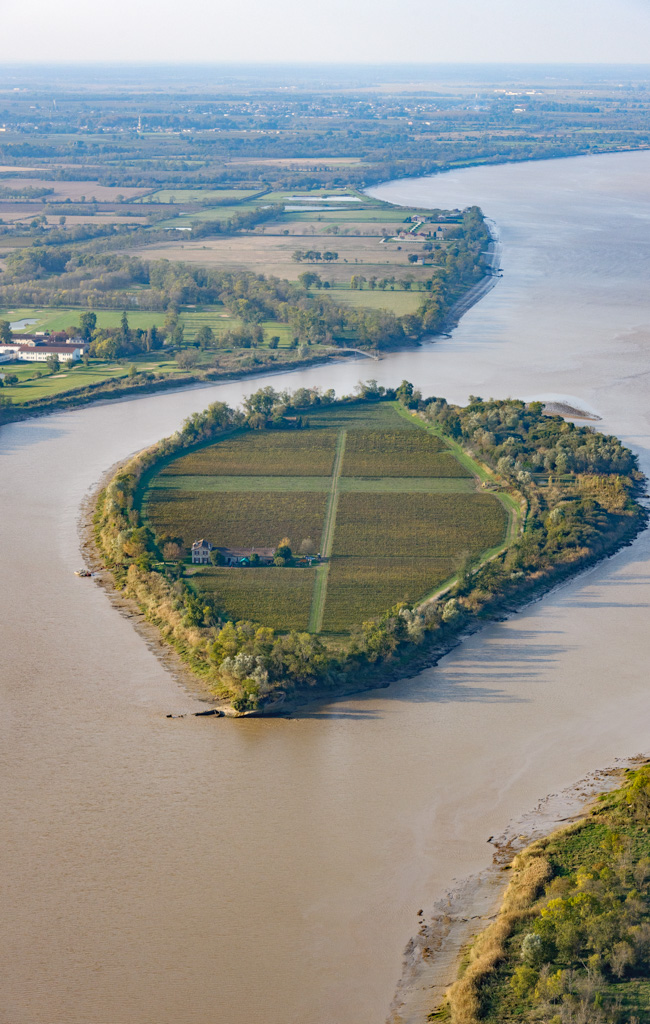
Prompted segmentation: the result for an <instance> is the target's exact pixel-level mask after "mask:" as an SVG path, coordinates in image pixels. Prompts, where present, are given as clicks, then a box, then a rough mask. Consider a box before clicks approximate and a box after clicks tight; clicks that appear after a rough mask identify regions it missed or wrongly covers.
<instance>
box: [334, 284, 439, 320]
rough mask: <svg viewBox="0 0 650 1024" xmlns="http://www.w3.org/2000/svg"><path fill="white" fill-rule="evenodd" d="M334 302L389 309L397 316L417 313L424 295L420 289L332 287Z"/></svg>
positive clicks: (358, 306)
mask: <svg viewBox="0 0 650 1024" xmlns="http://www.w3.org/2000/svg"><path fill="white" fill-rule="evenodd" d="M328 294H329V295H330V296H331V297H332V299H333V300H334V302H337V303H340V304H341V305H344V306H354V308H355V309H387V310H389V311H390V312H391V313H394V314H395V316H405V315H406V314H408V313H416V312H417V311H418V309H419V308H420V306H421V305H422V301H423V299H424V295H423V293H422V292H421V291H420V290H416V291H408V292H405V291H401V290H398V289H396V290H395V291H391V290H390V288H386V290H385V291H383V290H381V289H379V288H376V289H375V290H374V291H371V290H370V289H369V288H364V289H363V291H361V290H359V291H355V290H354V289H352V288H332V289H330V291H329V292H328Z"/></svg>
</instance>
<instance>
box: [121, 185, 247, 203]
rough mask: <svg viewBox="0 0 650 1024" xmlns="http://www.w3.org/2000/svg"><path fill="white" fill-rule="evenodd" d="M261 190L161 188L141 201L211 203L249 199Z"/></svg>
mask: <svg viewBox="0 0 650 1024" xmlns="http://www.w3.org/2000/svg"><path fill="white" fill-rule="evenodd" d="M258 192H260V189H259V188H161V189H160V190H159V191H158V192H154V193H153V194H152V195H150V196H144V197H143V198H142V199H140V200H136V202H140V203H145V204H146V203H209V202H215V201H216V202H219V201H220V200H224V199H249V198H250V197H251V196H256V195H257V194H258Z"/></svg>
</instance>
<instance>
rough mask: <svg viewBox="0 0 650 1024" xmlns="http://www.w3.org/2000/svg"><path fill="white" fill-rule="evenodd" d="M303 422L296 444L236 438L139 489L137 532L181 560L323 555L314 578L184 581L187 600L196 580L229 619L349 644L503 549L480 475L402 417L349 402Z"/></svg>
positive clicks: (501, 516)
mask: <svg viewBox="0 0 650 1024" xmlns="http://www.w3.org/2000/svg"><path fill="white" fill-rule="evenodd" d="M304 416H305V419H306V420H308V422H309V424H310V426H309V427H307V428H303V429H302V430H286V431H284V430H268V431H238V432H237V433H235V434H233V435H231V436H229V437H227V438H224V440H222V441H220V442H219V443H217V444H211V445H204V446H202V447H199V448H197V449H195V450H193V451H190V452H189V453H188V454H187V455H183V456H181V457H179V458H176V459H173V460H172V461H171V462H168V463H166V464H165V465H164V466H163V468H162V469H160V470H159V471H158V473H157V475H155V476H154V477H153V479H152V480H150V482H149V484H148V485H147V490H146V493H145V496H144V511H145V516H146V518H147V519H148V522H149V523H150V525H151V526H152V528H153V529H154V531H155V532H156V533H157V534H158V535H159V536H163V535H168V536H172V537H182V539H183V543H184V545H185V547H186V548H189V546H190V545H191V544H192V542H193V541H194V540H197V539H198V538H199V537H206V538H207V539H208V540H211V541H212V543H213V544H216V545H219V546H224V547H240V548H251V547H272V546H276V545H277V544H278V542H279V540H280V539H281V538H282V537H284V536H287V537H288V538H289V539H290V541H291V544H292V546H293V550H294V551H296V552H297V551H298V550H299V548H300V545H301V542H302V541H303V540H306V539H310V540H312V541H313V543H314V545H315V548H316V549H318V550H321V551H322V552H323V554H324V556H325V561H324V562H323V563H322V564H321V566H320V567H319V568H318V569H317V570H307V569H302V568H296V569H288V568H284V569H269V568H258V569H250V568H247V569H219V570H217V569H213V568H211V567H210V568H200V569H193V570H192V573H193V575H192V582H193V586H195V587H196V588H197V589H199V590H200V589H201V588H202V587H203V586H204V583H203V580H204V579H205V589H206V591H209V592H210V594H211V595H213V596H215V597H216V598H217V599H218V603H219V604H220V606H221V607H223V608H224V609H225V610H226V611H227V613H228V614H229V615H231V616H233V617H234V618H235V619H239V618H246V619H251V620H253V621H256V622H262V623H264V624H268V625H272V626H274V628H276V629H279V630H283V629H284V630H288V629H292V628H300V629H306V628H307V624H309V627H310V628H311V629H312V630H315V631H319V630H320V629H322V630H323V632H324V633H326V634H337V633H345V632H349V630H350V629H351V628H353V627H354V626H355V625H356V624H359V623H361V622H362V621H364V620H365V619H367V618H370V617H373V616H376V615H380V614H382V613H383V612H385V611H386V610H387V609H388V608H390V607H391V606H392V605H394V604H395V603H396V602H398V601H402V600H405V601H408V602H417V601H418V600H422V599H423V598H425V597H426V596H427V595H429V594H430V593H432V592H433V591H434V590H435V589H437V588H439V587H440V586H441V585H443V584H444V582H445V581H446V580H448V579H449V578H450V577H451V576H453V574H454V571H455V569H456V567H457V565H458V563H459V561H460V560H461V559H462V558H464V557H466V556H467V555H470V556H472V557H480V556H481V555H483V554H484V553H485V552H487V551H491V550H494V549H498V548H499V546H501V545H502V544H503V543H505V539H506V534H507V528H508V512H507V510H506V508H505V506H504V504H503V503H502V501H501V500H500V498H499V497H498V496H497V495H495V494H490V493H485V492H480V493H479V492H477V491H476V480H477V476H478V475H479V467H476V468H475V471H474V475H472V468H473V467H474V464H473V463H472V461H471V460H470V459H469V458H468V457H466V456H465V457H463V461H462V463H461V460H460V458H459V457H458V455H457V451H456V450H455V449H454V448H452V446H451V445H449V444H448V443H447V441H446V440H445V439H444V438H442V437H440V436H438V435H436V434H434V433H432V432H431V431H429V430H427V429H424V427H423V426H422V425H421V421H417V422H416V421H414V419H413V418H412V417H411V416H410V415H409V414H408V413H406V414H405V413H404V412H403V410H401V407H400V411H398V408H397V407H396V406H394V405H393V403H386V402H382V403H377V404H375V405H370V404H368V403H361V402H351V403H349V404H341V405H334V406H320V407H319V406H316V407H312V408H310V409H309V410H308V411H305V413H304ZM335 452H337V453H338V454H337V455H336V457H335ZM314 572H315V575H314ZM308 579H309V580H310V582H309V583H308V582H307V580H308ZM310 610H311V614H310Z"/></svg>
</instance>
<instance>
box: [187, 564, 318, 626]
mask: <svg viewBox="0 0 650 1024" xmlns="http://www.w3.org/2000/svg"><path fill="white" fill-rule="evenodd" d="M315 575H316V570H315V569H292V568H284V569H278V568H276V567H275V566H271V567H269V568H266V569H260V570H256V569H250V570H246V569H225V568H213V567H212V566H211V567H210V568H207V567H205V568H202V569H201V570H200V576H199V578H198V586H199V587H200V589H201V591H203V592H204V593H206V594H209V595H210V597H215V598H217V600H218V601H219V602H222V603H223V602H224V601H225V602H226V603H227V609H228V614H229V615H231V616H232V618H233V619H234V620H235V621H236V622H238V621H241V620H244V621H246V620H250V619H251V618H253V619H254V621H256V622H261V623H263V624H264V625H265V626H270V627H271V629H276V630H278V631H279V632H284V631H288V630H291V629H297V630H299V631H300V632H305V631H306V630H307V626H308V623H309V610H310V605H311V597H312V591H313V589H314V578H315ZM251 609H254V610H255V615H254V616H253V615H251Z"/></svg>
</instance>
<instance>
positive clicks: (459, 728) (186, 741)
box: [0, 153, 650, 1024]
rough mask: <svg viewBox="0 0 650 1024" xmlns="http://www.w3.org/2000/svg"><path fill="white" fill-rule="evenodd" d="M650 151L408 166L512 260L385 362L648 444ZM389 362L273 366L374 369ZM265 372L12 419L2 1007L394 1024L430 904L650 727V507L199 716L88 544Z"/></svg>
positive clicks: (1, 596)
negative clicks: (374, 661) (177, 442)
mask: <svg viewBox="0 0 650 1024" xmlns="http://www.w3.org/2000/svg"><path fill="white" fill-rule="evenodd" d="M648 170H650V154H646V153H633V154H619V155H616V156H613V157H597V158H579V159H577V160H569V161H548V162H544V163H538V164H521V165H508V166H506V167H502V168H497V167H490V168H480V169H475V170H470V171H465V172H458V173H456V174H454V175H453V176H452V175H450V176H447V177H445V176H439V177H436V178H434V179H429V180H421V181H414V182H401V183H394V184H393V185H389V186H385V187H383V188H382V194H385V196H386V198H389V199H390V198H392V199H394V200H395V201H399V197H400V196H403V197H404V201H407V200H409V199H410V201H411V202H413V201H417V202H418V203H419V202H423V201H426V202H429V203H430V204H431V205H432V206H435V205H445V204H448V203H450V204H451V205H452V206H462V205H467V204H468V203H470V202H472V203H473V202H476V203H478V204H479V205H481V206H482V207H483V209H484V210H485V212H486V214H487V215H488V216H489V217H491V218H492V219H494V220H495V221H496V222H497V223H498V225H499V231H500V236H501V240H502V244H503V258H502V265H503V267H504V274H505V276H504V278H503V280H500V281H499V282H498V284H497V287H495V288H494V289H493V290H492V291H491V292H490V293H489V294H488V295H487V296H486V297H485V298H484V299H483V300H482V301H481V302H480V303H479V304H478V305H476V306H474V307H473V308H472V309H471V310H470V311H469V312H468V313H467V314H466V315H465V316H464V317H463V319H462V320H461V323H460V325H459V327H458V328H457V329H456V331H454V333H453V335H452V336H451V338H449V339H440V340H438V341H437V342H436V344H435V345H431V346H427V345H424V346H422V347H421V348H418V349H416V350H414V351H409V352H398V353H392V354H390V355H389V356H387V357H386V358H385V359H383V360H382V361H381V362H380V363H379V364H376V365H373V368H372V369H373V374H372V375H373V376H376V377H377V378H378V379H379V380H380V381H381V382H382V383H389V382H390V383H393V382H394V381H395V380H401V379H402V378H403V377H405V378H406V379H409V380H412V381H414V382H415V383H416V384H417V385H418V386H419V387H421V388H422V389H423V391H424V392H425V393H432V394H444V395H446V396H447V397H448V398H449V399H450V400H451V401H459V402H463V401H465V400H466V399H467V396H468V395H469V394H470V393H473V394H482V395H484V396H485V397H489V396H490V395H497V396H502V395H506V394H508V393H509V394H513V395H517V396H521V397H524V398H534V397H537V396H541V397H544V396H546V395H548V394H553V395H554V396H556V397H557V396H560V395H561V396H563V397H564V399H566V400H567V401H568V402H569V404H574V405H576V406H577V407H586V408H589V409H591V410H593V411H594V412H596V413H597V414H598V415H600V416H601V417H602V422H599V423H598V429H600V430H605V431H612V432H615V433H617V434H618V435H619V436H621V437H622V439H623V440H624V442H625V443H626V444H628V445H629V446H631V447H633V448H634V450H635V451H637V452H638V454H639V456H640V460H641V468H642V469H643V470H644V471H645V472H646V473H647V472H648V470H649V469H650V455H649V452H648V440H647V438H648V436H649V435H650V422H649V418H650V414H649V412H648V408H647V381H648V375H649V374H650V296H649V295H648V292H647V286H646V285H647V277H648V272H649V270H650V245H649V242H648V226H647V225H648V222H649V219H650V184H649V183H650V175H649V174H648ZM367 374H368V363H367V361H365V360H359V361H355V362H354V363H350V364H335V365H332V366H327V367H316V368H311V369H307V370H303V371H300V372H298V373H296V374H293V375H285V376H280V377H273V378H272V383H273V385H274V386H275V387H278V386H283V385H284V384H286V385H287V386H290V387H292V388H293V387H296V386H299V385H302V384H304V385H314V384H322V385H325V386H330V385H331V386H333V387H335V388H337V389H338V390H340V391H349V390H350V389H351V388H352V387H353V385H354V383H355V382H356V380H357V379H358V377H359V376H366V375H367ZM263 383H265V380H264V378H261V379H259V380H255V381H247V382H243V383H231V384H228V385H223V386H214V387H206V388H197V389H193V390H191V391H187V392H175V393H173V394H160V395H150V396H147V397H146V398H143V399H141V400H140V399H138V400H133V401H125V402H116V403H110V404H109V403H107V404H103V405H97V406H89V407H87V408H83V409H76V410H73V411H70V412H66V413H61V414H56V415H52V416H49V417H41V418H38V419H33V420H26V421H24V422H21V423H15V424H10V425H9V426H7V427H3V428H2V430H1V431H0V444H1V445H2V454H1V456H0V465H1V467H2V479H3V485H4V486H3V488H2V492H1V494H0V514H1V520H0V521H1V522H2V529H1V530H0V558H1V559H2V565H3V584H4V585H3V587H2V589H1V590H0V620H1V621H2V623H3V643H2V646H1V649H0V659H1V678H2V688H1V691H0V693H1V699H2V708H3V718H2V721H3V730H4V735H3V745H2V754H1V755H0V758H1V762H0V766H1V772H2V780H3V793H4V807H3V812H4V821H5V828H6V829H7V832H8V835H9V836H10V838H11V842H10V843H6V844H5V845H4V848H3V850H2V855H1V864H0V870H2V874H3V878H4V879H5V880H6V883H7V886H6V895H5V906H4V914H3V932H4V936H3V942H2V944H0V972H1V975H2V979H3V983H2V993H3V994H2V997H1V1001H2V1011H3V1013H4V1015H5V1016H6V1017H7V1018H8V1019H9V1020H11V1021H12V1024H52V1022H56V1024H88V1022H89V1021H92V1024H153V1022H155V1024H208V1022H212V1021H213V1020H215V1019H217V1020H223V1021H226V1022H228V1024H250V1022H251V1021H261V1020H263V1021H265V1024H297V1022H298V1021H300V1022H301V1024H330V1022H332V1021H336V1022H337V1024H377V1022H378V1021H381V1020H383V1019H384V1017H385V1015H386V1014H387V1012H388V1008H389V1006H390V1003H391V999H392V996H393V991H394V987H395V984H396V982H397V980H398V977H399V975H400V970H401V962H402V955H403V951H404V949H405V947H406V944H407V942H408V940H409V939H410V938H411V936H412V935H413V934H414V933H415V932H416V931H417V930H418V927H419V923H418V922H419V918H418V915H417V911H418V910H419V909H420V908H422V909H424V910H425V911H426V910H428V909H429V908H431V907H433V905H434V904H435V903H436V901H437V900H439V899H440V898H442V896H443V894H444V893H445V892H446V891H447V890H449V889H451V888H453V887H454V885H455V884H456V881H455V880H457V881H459V882H460V880H461V879H462V878H463V877H465V876H466V875H468V874H471V873H473V872H477V871H480V870H481V869H483V868H484V867H486V866H487V865H488V864H489V862H490V861H491V857H492V847H491V846H490V845H488V844H487V842H486V840H487V839H488V837H489V836H490V835H499V834H500V833H501V832H503V831H504V829H506V827H507V824H508V822H509V821H511V820H512V819H517V818H519V817H520V816H521V814H522V813H524V812H525V811H526V810H528V809H529V808H531V807H533V806H534V805H535V804H536V802H537V800H538V799H539V798H542V797H544V796H545V794H547V793H553V792H559V791H560V790H561V789H563V788H564V787H565V786H567V785H570V784H571V783H572V782H573V781H574V780H575V779H577V778H580V777H582V776H584V775H586V774H587V773H588V772H589V771H591V770H594V769H595V768H597V767H600V766H602V765H605V764H609V763H612V762H613V760H614V759H615V758H616V757H623V756H626V755H628V754H634V753H637V752H642V751H644V749H645V748H646V746H647V721H648V717H649V715H650V696H649V695H648V690H647V661H648V655H649V654H650V651H649V650H648V640H647V609H648V606H649V605H650V541H649V539H648V533H647V532H646V533H644V534H643V535H641V536H640V537H639V538H638V539H637V540H636V541H635V543H634V544H633V545H632V546H631V547H629V548H626V549H625V550H624V551H622V552H620V553H619V554H618V555H616V556H615V557H614V558H612V559H609V560H607V561H606V562H603V563H601V564H600V565H598V566H596V567H594V568H593V569H592V570H590V571H589V572H588V573H587V574H585V575H584V576H581V577H580V578H579V579H577V580H574V581H572V582H571V583H568V584H567V585H565V586H563V587H561V588H559V589H557V590H556V591H554V592H553V593H552V594H550V595H548V596H547V597H546V598H545V599H544V600H543V601H541V602H540V603H538V604H536V605H534V606H532V607H530V608H528V609H526V610H525V611H524V612H522V613H520V614H519V615H517V616H514V617H513V618H511V619H510V620H508V621H507V622H504V623H495V624H494V625H491V626H488V627H487V628H486V629H484V630H483V631H482V632H481V633H479V634H477V635H475V636H473V637H470V638H468V639H467V640H466V641H465V642H464V643H463V644H462V645H461V646H460V647H459V648H457V649H456V650H454V651H453V652H451V653H450V654H449V655H447V656H446V657H445V658H444V659H443V660H442V661H441V662H440V664H439V665H438V666H437V668H435V669H433V670H426V671H424V672H422V673H421V674H420V675H418V676H417V677H415V678H413V679H411V680H403V681H401V682H400V683H398V684H396V685H394V686H390V687H389V688H387V689H383V690H380V691H376V692H370V693H367V694H364V695H362V696H361V697H358V698H357V697H354V698H349V697H348V698H344V699H342V700H340V701H338V702H336V703H332V704H329V705H322V706H320V707H317V708H310V709H309V711H308V712H307V713H305V714H304V715H301V716H296V717H295V718H293V719H279V720H275V721H272V720H264V719H256V720H250V721H247V722H245V723H241V722H231V721H228V720H222V719H219V720H216V719H212V718H194V717H190V716H188V717H186V718H180V719H167V718H166V717H165V716H166V715H167V714H168V713H174V714H181V713H183V712H189V713H190V714H191V713H192V712H193V711H195V710H199V709H200V707H201V705H200V703H199V702H198V701H197V700H196V699H195V698H194V697H193V696H192V695H191V694H189V693H188V692H187V691H186V690H184V689H183V688H182V687H180V686H179V685H178V683H177V682H176V681H175V679H174V678H173V676H172V675H171V674H170V673H168V672H167V671H166V670H165V669H164V668H163V667H162V666H161V665H160V663H159V661H158V660H157V659H156V657H155V656H154V654H153V653H152V652H151V651H150V650H149V649H148V648H147V646H146V644H144V643H143V642H142V639H141V638H140V636H138V634H137V633H136V632H135V631H134V630H133V629H132V626H131V623H130V622H128V621H126V620H124V619H123V618H122V617H121V616H120V615H117V614H116V613H115V610H114V609H113V608H112V607H111V606H110V604H109V602H108V601H107V600H106V596H105V594H104V592H103V591H102V590H101V589H100V588H99V587H97V586H95V584H94V583H93V582H92V581H91V580H90V581H89V580H79V579H78V578H76V577H75V576H73V574H72V570H73V569H74V568H76V567H77V565H78V563H79V560H80V553H79V537H78V525H77V524H78V517H79V508H80V505H81V502H82V500H83V498H84V496H85V495H86V494H87V493H88V491H89V490H90V489H91V488H93V487H94V486H95V484H96V482H97V481H98V480H99V478H100V477H101V475H102V473H103V472H104V471H105V470H106V468H107V467H109V466H111V465H113V464H114V463H116V462H117V461H119V460H122V459H124V458H126V457H127V456H128V454H129V453H130V452H134V451H136V450H139V449H140V448H143V447H144V446H146V445H148V444H152V443H153V442H155V441H156V440H157V439H158V438H160V437H162V436H165V435H166V434H169V433H170V432H172V431H173V430H174V429H176V428H177V427H178V426H179V424H180V422H181V420H182V418H183V417H184V416H185V415H188V414H189V413H191V412H194V411H198V410H200V409H202V408H204V407H205V405H206V404H207V403H208V402H209V401H212V400H215V399H217V398H219V399H223V400H225V401H228V402H229V403H231V404H232V403H234V402H237V401H238V399H239V398H240V396H241V395H242V394H243V393H244V392H247V391H250V390H254V389H255V388H256V387H258V386H261V385H262V384H263Z"/></svg>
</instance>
